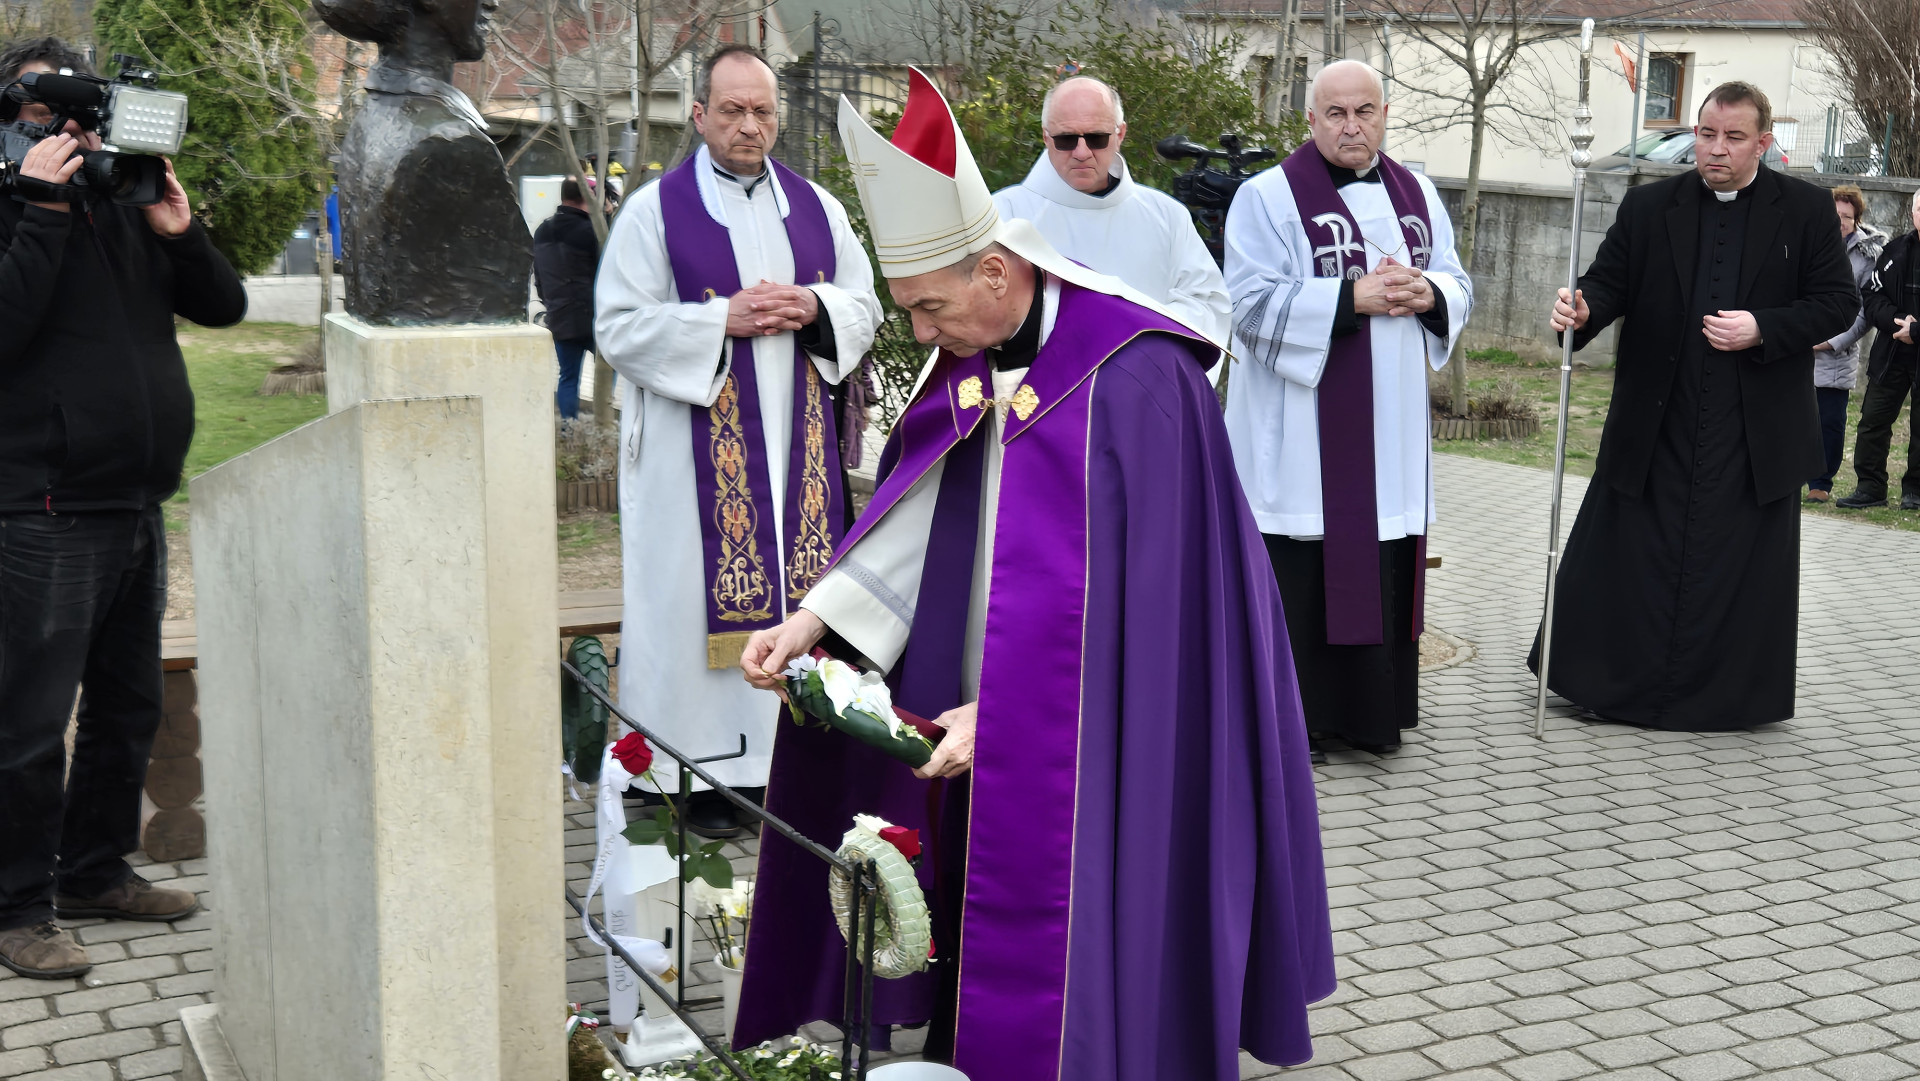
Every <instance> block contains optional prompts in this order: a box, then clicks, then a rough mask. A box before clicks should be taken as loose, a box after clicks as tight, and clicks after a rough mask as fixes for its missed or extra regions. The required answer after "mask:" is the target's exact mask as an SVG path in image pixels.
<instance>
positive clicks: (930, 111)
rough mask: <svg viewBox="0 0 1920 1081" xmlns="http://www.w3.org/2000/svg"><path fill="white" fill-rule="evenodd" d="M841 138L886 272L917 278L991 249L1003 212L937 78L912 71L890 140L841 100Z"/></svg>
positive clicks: (895, 275)
mask: <svg viewBox="0 0 1920 1081" xmlns="http://www.w3.org/2000/svg"><path fill="white" fill-rule="evenodd" d="M840 141H841V143H842V145H844V146H845V147H846V149H847V161H848V163H849V164H851V165H852V166H853V180H854V183H855V184H856V185H858V186H859V188H860V205H861V206H863V207H865V208H866V212H867V228H868V230H869V231H870V233H871V235H872V236H873V247H874V254H875V255H876V256H878V257H879V260H880V273H882V274H884V275H885V276H887V277H889V278H911V277H913V276H914V275H916V274H925V273H927V272H929V271H934V270H939V269H940V268H942V267H947V266H952V265H953V264H954V263H957V262H959V261H960V260H962V259H964V258H966V257H967V256H969V255H972V254H973V253H975V252H977V251H981V250H983V249H984V248H986V247H987V245H989V244H992V243H993V241H994V235H995V234H996V233H997V232H998V231H999V227H1000V214H999V212H998V211H996V210H995V209H994V206H993V193H992V192H990V191H988V190H987V182H986V181H985V180H984V179H982V178H981V176H980V167H979V166H978V165H976V164H974V161H973V152H972V151H970V150H969V149H967V141H966V139H965V138H963V137H962V136H961V134H960V125H959V123H958V122H957V121H955V120H954V118H953V110H952V109H950V108H948V106H947V99H946V98H945V97H944V96H942V95H941V93H940V91H939V89H938V88H937V87H935V86H934V85H933V81H932V80H930V79H928V78H927V77H926V75H924V74H923V73H921V71H920V69H919V68H908V69H907V107H906V108H905V109H904V110H902V111H901V113H900V124H899V126H898V127H896V128H895V129H894V132H893V139H892V140H888V139H886V138H885V137H883V136H882V135H881V134H880V133H879V132H877V131H874V130H873V128H872V127H871V126H869V125H868V124H867V121H866V119H865V118H864V117H862V116H861V115H860V112H859V110H857V109H855V108H854V107H853V104H852V103H851V102H849V101H848V100H847V99H846V98H845V97H842V98H841V99H840Z"/></svg>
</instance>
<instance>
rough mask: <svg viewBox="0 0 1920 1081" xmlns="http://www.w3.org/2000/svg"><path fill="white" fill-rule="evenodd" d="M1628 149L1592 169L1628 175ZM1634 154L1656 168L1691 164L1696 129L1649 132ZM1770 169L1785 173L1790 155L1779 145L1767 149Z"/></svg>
mask: <svg viewBox="0 0 1920 1081" xmlns="http://www.w3.org/2000/svg"><path fill="white" fill-rule="evenodd" d="M1627 149H1628V148H1627V147H1624V146H1623V147H1621V148H1620V149H1618V150H1616V151H1614V152H1613V153H1611V154H1608V155H1607V156H1606V157H1604V158H1600V159H1599V160H1597V161H1595V162H1594V163H1593V166H1592V168H1593V169H1594V170H1596V171H1601V172H1625V171H1626V168H1627ZM1634 150H1635V155H1636V156H1637V157H1638V158H1639V159H1640V160H1641V161H1645V162H1652V163H1654V164H1657V165H1692V164H1693V163H1694V161H1693V129H1692V128H1675V129H1673V130H1671V131H1654V132H1648V133H1647V134H1645V135H1642V136H1641V137H1640V142H1639V144H1638V145H1637V146H1635V147H1634ZM1761 160H1762V161H1764V162H1766V164H1767V166H1768V167H1769V168H1773V169H1779V170H1781V171H1783V172H1784V171H1785V170H1786V168H1787V156H1786V154H1784V153H1782V152H1781V150H1780V147H1779V145H1778V144H1775V145H1773V146H1770V147H1768V148H1767V153H1766V157H1764V158H1762V159H1761Z"/></svg>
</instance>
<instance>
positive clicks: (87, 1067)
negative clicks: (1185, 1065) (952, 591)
mask: <svg viewBox="0 0 1920 1081" xmlns="http://www.w3.org/2000/svg"><path fill="white" fill-rule="evenodd" d="M1435 475H1436V477H1437V478H1438V484H1439V499H1440V508H1441V514H1442V520H1441V521H1440V522H1439V523H1438V524H1437V525H1436V527H1435V530H1434V536H1433V538H1432V548H1433V550H1434V551H1435V552H1437V553H1439V554H1441V555H1442V556H1443V557H1444V560H1445V563H1444V566H1443V567H1442V568H1441V569H1440V570H1439V571H1437V572H1435V573H1433V574H1432V575H1431V576H1430V578H1429V604H1428V621H1429V623H1430V624H1431V625H1433V626H1434V627H1436V628H1439V629H1441V630H1444V631H1447V632H1449V633H1451V634H1453V635H1457V636H1458V637H1460V638H1463V639H1465V640H1467V641H1468V642H1471V643H1472V644H1473V645H1474V647H1475V652H1474V656H1473V658H1472V659H1471V660H1468V661H1466V662H1465V663H1462V664H1460V665H1457V666H1455V667H1451V668H1447V669H1443V670H1441V671H1438V672H1434V673H1429V674H1427V675H1425V676H1423V677H1422V683H1421V702H1422V710H1421V726H1420V727H1419V728H1418V729H1416V730H1414V731H1413V732H1411V733H1409V734H1408V739H1407V743H1406V746H1405V748H1404V749H1403V750H1402V751H1400V752H1399V753H1398V754H1397V755H1394V756H1392V757H1390V758H1375V757H1374V756H1372V755H1368V754H1364V753H1360V752H1352V753H1344V754H1341V753H1336V754H1334V755H1332V756H1330V757H1331V759H1332V760H1331V761H1330V763H1329V764H1328V765H1326V766H1324V767H1321V768H1320V770H1319V791H1320V800H1321V802H1320V810H1321V816H1322V821H1323V825H1324V827H1325V840H1326V852H1327V864H1328V878H1329V884H1330V886H1331V888H1332V902H1333V921H1334V928H1335V949H1336V952H1337V953H1338V955H1339V968H1340V978H1341V979H1340V988H1339V990H1338V991H1337V992H1336V993H1335V994H1334V996H1333V997H1332V998H1330V999H1328V1000H1327V1001H1326V1002H1324V1003H1321V1004H1319V1005H1318V1006H1316V1007H1315V1008H1314V1011H1313V1021H1314V1031H1315V1033H1316V1039H1315V1053H1316V1054H1315V1058H1314V1061H1313V1062H1312V1063H1310V1064H1307V1065H1305V1066H1300V1067H1295V1068H1292V1069H1287V1070H1278V1069H1274V1068H1272V1067H1267V1066H1262V1065H1260V1064H1258V1063H1255V1062H1252V1061H1251V1060H1243V1066H1244V1068H1243V1071H1242V1077H1243V1078H1249V1079H1251V1078H1275V1077H1279V1078H1285V1079H1286V1081H1416V1079H1426V1078H1446V1079H1453V1081H1574V1079H1579V1078H1605V1079H1606V1081H1738V1079H1742V1078H1764V1079H1766V1081H1898V1079H1912V1078H1920V822H1917V821H1916V819H1917V816H1916V814H1915V809H1916V808H1920V750H1916V746H1920V706H1916V705H1915V704H1913V703H1911V702H1910V701H1909V696H1910V694H1911V693H1912V692H1911V691H1910V690H1909V684H1910V683H1911V682H1912V681H1913V675H1914V673H1915V671H1916V660H1915V653H1916V651H1917V649H1920V535H1915V534H1912V533H1896V532H1890V531H1886V530H1881V529H1878V528H1875V527H1871V526H1862V525H1854V524H1850V523H1846V522H1839V521H1833V520H1830V519H1825V518H1816V517H1811V516H1809V517H1807V518H1805V519H1804V520H1803V528H1804V533H1803V537H1802V552H1803V560H1802V575H1801V630H1800V653H1799V700H1798V707H1797V711H1796V713H1797V715H1796V716H1795V718H1794V719H1793V720H1791V721H1788V722H1786V723H1783V724H1775V725H1768V726H1765V727H1764V728H1761V729H1759V730H1756V731H1753V732H1747V733H1732V734H1721V735H1689V734H1684V733H1659V732H1646V731H1641V730H1639V729H1634V728H1627V727H1622V726H1612V725H1587V724H1583V723H1581V722H1578V721H1575V720H1573V719H1571V717H1570V716H1568V713H1567V710H1566V709H1565V708H1564V704H1563V703H1558V702H1557V701H1556V702H1555V705H1554V708H1552V709H1551V710H1550V711H1549V731H1548V734H1547V738H1546V740H1545V741H1544V742H1541V741H1536V740H1535V739H1534V738H1533V736H1532V734H1531V733H1532V701H1533V699H1532V678H1531V676H1530V675H1529V674H1528V672H1527V670H1526V667H1525V656H1526V649H1527V646H1528V644H1529V642H1530V641H1531V638H1532V634H1533V628H1534V625H1535V623H1536V621H1537V620H1538V618H1539V608H1540V594H1541V586H1542V584H1543V581H1544V573H1545V550H1546V518H1547V513H1546V506H1547V499H1548V492H1549V483H1548V478H1547V476H1546V474H1544V473H1542V472H1540V471H1538V470H1531V469H1526V468H1522V467H1517V466H1509V465H1503V464H1499V463H1493V462H1483V461H1478V460H1474V459H1467V458H1458V457H1453V456H1449V455H1440V456H1438V457H1437V459H1436V463H1435ZM1582 491H1584V482H1583V481H1580V480H1578V479H1572V480H1570V481H1569V489H1568V495H1567V510H1566V515H1565V523H1566V524H1567V525H1571V522H1572V520H1573V513H1574V511H1575V509H1576V508H1577V506H1578V501H1579V498H1580V495H1581V493H1582ZM592 848H593V845H592V828H591V819H590V818H589V817H588V815H587V808H586V807H585V805H583V804H569V805H568V835H567V858H568V861H569V869H568V877H569V879H570V880H571V884H572V886H573V888H574V889H575V891H576V892H580V891H582V890H584V888H585V884H586V879H587V873H588V864H589V861H590V859H591V855H592ZM753 849H754V845H753V844H752V843H748V844H745V845H737V846H735V847H734V849H733V855H734V856H735V864H736V867H737V868H739V869H740V870H742V871H745V870H749V869H750V867H751V862H752V851H753ZM145 871H146V872H147V873H149V874H152V875H154V876H156V877H158V878H161V879H166V880H169V881H173V882H174V883H175V884H179V883H182V882H184V883H185V884H187V885H188V887H189V888H195V889H202V890H204V883H205V880H204V877H202V876H203V875H204V871H205V868H204V866H203V864H202V862H201V861H194V862H191V863H188V864H184V865H180V866H173V865H160V866H155V867H148V868H145ZM202 896H203V900H204V898H205V895H204V893H203V894H202ZM212 918H213V917H212V916H211V915H207V914H203V915H198V916H195V917H192V918H191V919H190V920H188V921H185V922H183V923H182V924H180V925H177V926H176V927H175V928H171V929H169V928H165V927H157V926H155V925H132V924H100V923H98V922H97V921H87V922H86V923H84V924H81V925H79V926H80V934H81V937H82V940H83V941H85V942H86V943H87V944H88V949H89V951H90V953H91V954H92V955H93V957H94V959H95V961H96V962H99V963H100V967H98V968H96V969H95V970H94V974H93V975H92V976H91V977H89V981H88V982H87V983H86V984H85V985H84V986H83V985H82V984H81V983H79V982H76V981H71V980H69V981H62V982H61V983H57V984H42V983H38V982H34V981H27V980H21V979H18V978H16V977H13V976H11V974H4V973H0V1078H14V1077H21V1078H31V1079H33V1081H56V1079H57V1081H113V1079H115V1078H121V1079H131V1078H143V1077H172V1076H175V1071H176V1070H177V1069H178V1047H177V1043H178V1040H179V1034H178V1024H177V1023H174V1022H171V1018H172V1016H173V1015H174V1014H175V1013H176V1012H177V1010H178V1008H179V1007H180V1006H182V1005H189V1004H192V1003H196V1002H199V1001H201V1000H202V999H203V998H204V996H205V994H206V992H207V991H208V989H209V987H208V975H209V974H208V971H207V970H208V968H209V964H210V960H211V958H210V955H209V954H208V952H207V950H208V943H207V938H208V937H209V933H208V932H207V930H206V929H207V927H209V926H210V923H211V919H212ZM569 956H570V960H569V961H568V973H567V975H568V980H569V985H568V986H569V991H570V995H571V997H573V998H575V999H576V1000H582V1001H587V1002H590V1003H600V1004H604V1002H605V998H606V988H605V978H604V969H603V968H602V962H601V961H600V959H599V958H598V957H597V956H596V955H595V954H594V952H593V951H592V949H591V944H590V943H586V942H585V941H584V940H583V939H582V938H581V937H580V934H579V929H578V921H577V920H573V921H571V922H570V929H569ZM691 967H692V969H693V971H692V972H691V973H690V974H689V975H690V977H691V979H690V987H691V990H690V993H691V994H695V995H709V994H712V993H713V992H714V989H713V988H712V987H711V986H709V985H708V981H709V980H710V974H709V973H707V972H706V971H705V970H706V966H704V965H698V964H696V965H693V966H691ZM95 981H97V982H98V985H97V986H96V985H95ZM703 1019H705V1021H706V1023H707V1025H708V1026H709V1027H713V1026H714V1025H717V1022H718V1016H717V1010H715V1009H713V1008H711V1007H710V1008H708V1009H707V1010H706V1011H704V1012H703ZM1169 1081H1172V1079H1169Z"/></svg>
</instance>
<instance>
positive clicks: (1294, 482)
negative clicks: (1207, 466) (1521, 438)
mask: <svg viewBox="0 0 1920 1081" xmlns="http://www.w3.org/2000/svg"><path fill="white" fill-rule="evenodd" d="M1414 177H1415V179H1416V180H1418V181H1419V184H1420V191H1421V192H1422V193H1423V194H1424V195H1425V196H1426V199H1427V220H1428V222H1430V223H1431V225H1432V227H1433V236H1432V239H1431V240H1430V241H1429V243H1430V244H1431V246H1432V249H1433V250H1432V252H1431V255H1432V262H1431V265H1430V266H1429V267H1428V268H1427V271H1426V276H1427V279H1428V280H1429V281H1431V282H1432V283H1433V287H1434V289H1435V291H1437V292H1438V293H1439V294H1440V295H1442V296H1444V297H1445V298H1446V305H1447V334H1446V336H1445V337H1444V338H1442V337H1439V336H1437V335H1434V334H1431V333H1429V332H1427V331H1426V330H1425V329H1424V328H1423V327H1422V326H1421V325H1420V322H1419V319H1418V318H1417V317H1415V316H1412V315H1402V316H1386V315H1373V316H1363V317H1362V318H1366V319H1369V320H1371V324H1370V331H1371V334H1372V340H1373V468H1374V481H1375V489H1374V490H1375V500H1376V505H1377V507H1378V509H1379V516H1380V539H1381V540H1383V541H1384V540H1394V539H1397V538H1399V537H1408V536H1415V535H1421V534H1424V533H1426V531H1427V524H1428V523H1429V522H1431V521H1433V518H1434V499H1433V469H1432V462H1431V457H1432V450H1431V443H1430V432H1431V428H1430V425H1431V421H1430V420H1429V419H1428V418H1429V415H1430V413H1429V407H1428V404H1427V370H1428V368H1432V369H1433V370H1434V371H1438V370H1440V369H1441V368H1443V367H1445V366H1446V363H1447V357H1448V355H1449V354H1450V353H1451V352H1452V350H1453V347H1454V345H1455V343H1456V342H1458V341H1459V338H1460V331H1461V329H1462V328H1463V327H1465V326H1466V323H1467V317H1468V315H1469V314H1471V312H1472V309H1473V282H1472V279H1471V278H1469V277H1468V276H1467V273H1466V271H1465V270H1464V269H1463V268H1462V267H1461V266H1460V259H1459V256H1457V255H1456V254H1455V253H1454V250H1453V223H1452V222H1451V221H1449V220H1448V218H1447V210H1446V207H1445V206H1443V205H1442V204H1441V202H1440V196H1439V194H1438V193H1437V192H1436V191H1435V190H1434V187H1433V183H1432V182H1431V181H1429V180H1428V179H1427V178H1426V177H1425V176H1423V175H1421V174H1418V173H1416V174H1414ZM1339 194H1340V196H1341V198H1342V199H1343V200H1345V202H1346V205H1347V211H1348V213H1349V214H1351V215H1352V216H1353V220H1354V222H1355V224H1357V225H1359V227H1360V234H1361V236H1362V237H1363V238H1365V241H1366V244H1365V245H1364V246H1365V249H1366V261H1367V270H1368V272H1369V273H1371V272H1372V271H1373V270H1374V268H1375V267H1377V266H1379V264H1380V260H1381V258H1382V257H1383V256H1386V255H1391V256H1393V258H1394V259H1395V261H1397V262H1399V263H1402V264H1405V265H1412V262H1413V260H1412V258H1411V253H1409V252H1408V251H1407V249H1406V241H1405V240H1404V239H1403V237H1402V233H1401V228H1400V222H1399V220H1398V217H1397V215H1396V214H1395V213H1394V209H1393V203H1392V201H1391V200H1390V199H1389V198H1388V196H1387V189H1386V186H1385V185H1384V184H1381V183H1367V182H1362V183H1353V184H1348V185H1346V186H1345V187H1343V188H1340V189H1339ZM1312 248H1313V245H1312V244H1311V242H1309V240H1308V239H1307V234H1306V230H1305V228H1304V227H1303V226H1302V225H1301V223H1300V212H1299V210H1298V208H1297V207H1296V206H1295V204H1294V199H1293V189H1292V188H1291V187H1290V186H1289V185H1288V184H1287V178H1286V174H1285V172H1284V171H1283V170H1281V169H1280V168H1279V167H1278V166H1276V167H1274V168H1272V169H1268V170H1267V171H1266V172H1263V173H1261V174H1260V175H1259V176H1257V177H1255V178H1254V179H1252V180H1250V181H1248V182H1247V183H1246V184H1245V185H1244V186H1242V187H1241V189H1240V192H1239V194H1238V195H1237V196H1236V197H1235V198H1234V201H1233V209H1232V211H1230V212H1229V213H1228V215H1227V290H1228V292H1230V293H1231V294H1232V295H1233V333H1234V355H1235V356H1236V357H1237V358H1238V359H1239V360H1240V362H1241V363H1239V364H1238V365H1236V366H1235V368H1234V371H1233V381H1232V384H1231V385H1230V387H1229V389H1228V392H1227V413H1226V421H1227V437H1228V439H1229V440H1231V441H1232V443H1233V460H1234V465H1235V467H1236V468H1237V469H1238V470H1239V473H1240V484H1241V487H1242V488H1244V489H1245V490H1246V493H1247V502H1248V503H1250V504H1252V506H1253V517H1254V520H1255V521H1256V522H1258V523H1259V525H1260V531H1261V532H1263V533H1272V534H1279V535H1283V536H1290V537H1296V538H1303V539H1306V538H1314V539H1317V538H1319V537H1321V536H1324V535H1325V533H1326V526H1325V523H1324V519H1323V518H1322V515H1321V501H1320V420H1319V414H1318V393H1319V392H1318V390H1317V389H1316V388H1317V387H1319V385H1320V377H1321V375H1322V373H1324V372H1325V371H1326V364H1327V352H1328V349H1329V347H1330V346H1331V344H1332V341H1333V320H1334V315H1335V313H1336V309H1337V308H1338V302H1339V299H1340V279H1339V278H1318V277H1314V276H1313V274H1314V260H1313V251H1312Z"/></svg>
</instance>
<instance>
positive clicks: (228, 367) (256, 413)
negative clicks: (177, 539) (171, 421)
mask: <svg viewBox="0 0 1920 1081" xmlns="http://www.w3.org/2000/svg"><path fill="white" fill-rule="evenodd" d="M319 333H320V332H319V330H318V329H317V328H314V327H297V326H292V325H289V324H286V323H242V324H240V325H239V326H237V327H227V328H225V329H223V330H208V329H205V328H202V327H189V326H183V327H181V328H180V351H181V352H182V353H183V354H185V356H186V358H187V378H188V379H189V380H190V381H191V382H192V384H193V398H194V429H193V446H192V447H191V449H189V450H188V451H187V466H186V470H185V473H186V478H187V479H192V478H193V477H197V476H199V475H200V474H202V473H204V472H206V471H207V470H209V469H211V468H213V467H214V466H216V465H219V464H220V463H221V462H224V461H226V460H227V459H229V458H232V457H234V456H235V455H238V454H241V453H244V452H245V451H248V450H251V449H253V448H254V447H257V446H259V445H260V444H262V443H264V442H266V441H267V440H269V439H272V438H273V437H275V436H277V435H280V434H281V433H283V432H287V431H291V430H292V429H294V428H298V427H299V426H300V425H302V424H305V423H306V422H308V421H310V420H313V419H315V418H317V417H321V416H325V415H326V412H327V398H326V395H324V394H311V395H306V396H302V397H295V396H294V395H291V394H282V395H276V396H274V397H271V398H263V397H261V396H260V383H261V381H262V380H264V379H266V377H267V373H268V372H270V371H272V370H273V369H274V368H275V367H276V366H277V365H280V364H283V363H285V362H286V358H288V357H290V356H293V355H294V354H296V353H297V352H299V351H300V350H301V349H302V347H304V346H307V345H308V344H310V343H311V342H313V340H314V339H315V338H316V337H317V336H318V335H319ZM186 502H187V489H186V486H185V485H182V486H181V488H180V494H178V495H176V496H174V497H173V500H172V502H171V504H169V506H168V508H167V512H168V513H167V525H168V527H169V528H170V529H173V530H179V529H182V528H184V524H185V521H186V519H185V516H184V515H183V514H181V513H179V511H180V508H181V507H183V506H184V505H185V504H186Z"/></svg>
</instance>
